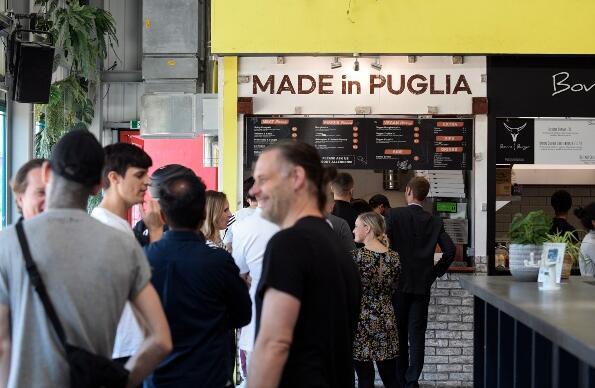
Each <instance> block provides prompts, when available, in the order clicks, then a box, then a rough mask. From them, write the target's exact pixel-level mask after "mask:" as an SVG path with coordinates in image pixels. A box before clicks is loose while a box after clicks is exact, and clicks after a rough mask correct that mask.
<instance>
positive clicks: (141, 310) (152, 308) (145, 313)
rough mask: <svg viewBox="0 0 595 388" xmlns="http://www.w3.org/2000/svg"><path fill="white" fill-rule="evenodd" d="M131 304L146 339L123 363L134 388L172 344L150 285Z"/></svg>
mask: <svg viewBox="0 0 595 388" xmlns="http://www.w3.org/2000/svg"><path fill="white" fill-rule="evenodd" d="M131 302H132V305H133V307H134V309H135V310H136V312H137V313H138V315H140V317H142V319H141V321H142V322H143V326H144V329H145V335H146V336H145V339H144V340H143V343H142V344H141V347H140V349H139V350H138V352H137V353H136V354H134V355H133V356H132V357H131V358H130V360H128V362H127V363H126V368H127V369H128V370H129V371H130V376H129V378H128V387H136V386H138V385H139V384H141V383H142V381H143V380H144V379H145V377H147V376H148V375H149V374H150V373H151V372H153V370H155V368H157V365H159V363H160V362H161V361H162V360H163V359H164V358H165V357H166V356H167V355H168V354H169V353H170V352H171V350H172V342H171V335H170V332H169V326H168V324H167V320H166V318H165V313H164V312H163V308H162V307H161V301H160V300H159V295H157V292H156V291H155V289H154V288H153V285H152V284H151V283H149V284H147V285H146V286H145V288H143V289H142V290H141V291H140V292H139V293H138V295H137V296H136V297H135V298H134V299H133V300H132V301H131Z"/></svg>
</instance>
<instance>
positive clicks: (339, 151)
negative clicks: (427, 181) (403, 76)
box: [244, 116, 473, 170]
mask: <svg viewBox="0 0 595 388" xmlns="http://www.w3.org/2000/svg"><path fill="white" fill-rule="evenodd" d="M245 135H246V149H245V150H246V154H245V159H244V160H245V161H246V164H247V165H251V163H252V162H253V161H255V160H256V159H257V158H258V155H259V154H260V153H261V152H262V150H263V149H264V148H266V147H267V146H268V145H270V144H273V143H275V142H277V141H279V140H283V139H285V140H291V139H293V140H296V141H297V140H299V141H303V142H306V143H308V144H312V145H314V146H315V147H316V148H317V149H318V152H319V153H320V156H321V158H322V162H323V164H325V165H328V166H335V167H337V168H352V169H418V170H440V169H442V170H469V169H471V168H472V165H473V163H472V159H471V156H472V150H473V141H472V135H473V120H472V119H420V118H397V119H394V118H386V119H385V118H320V117H317V118H302V117H293V118H271V117H262V116H249V117H246V119H245Z"/></svg>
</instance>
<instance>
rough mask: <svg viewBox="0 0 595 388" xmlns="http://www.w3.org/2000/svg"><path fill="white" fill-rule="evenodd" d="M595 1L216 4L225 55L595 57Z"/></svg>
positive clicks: (216, 38)
mask: <svg viewBox="0 0 595 388" xmlns="http://www.w3.org/2000/svg"><path fill="white" fill-rule="evenodd" d="M594 18H595V1H593V0H458V1H457V0H250V1H246V0H215V1H213V2H212V51H213V52H214V53H218V54H275V53H287V54H290V53H321V54H326V53H344V54H348V53H354V52H357V53H378V54H383V53H386V54H416V53H417V54H434V53H435V54H439V53H443V54H452V53H461V54H499V53H505V54H521V53H524V54H595V39H594V38H595V22H594V21H593V19H594Z"/></svg>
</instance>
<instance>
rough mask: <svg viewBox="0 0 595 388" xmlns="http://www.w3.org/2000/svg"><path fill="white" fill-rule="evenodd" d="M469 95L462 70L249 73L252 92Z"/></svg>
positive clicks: (282, 93)
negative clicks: (358, 75) (359, 75)
mask: <svg viewBox="0 0 595 388" xmlns="http://www.w3.org/2000/svg"><path fill="white" fill-rule="evenodd" d="M381 93H390V94H393V95H401V94H410V95H423V94H430V95H440V94H446V95H457V94H461V95H469V94H473V92H472V91H471V87H470V86H469V82H467V79H466V78H465V75H464V74H457V75H452V74H442V75H437V74H409V75H407V74H387V75H379V74H370V75H369V77H367V79H366V80H354V79H350V78H349V76H347V75H342V76H341V77H340V78H337V79H336V78H335V76H334V75H332V74H318V75H310V74H297V75H287V74H285V75H282V76H281V75H273V74H272V75H269V76H268V77H266V78H265V76H258V75H253V76H252V94H253V95H258V94H271V95H272V94H279V95H296V94H318V95H325V94H343V95H362V94H367V95H375V94H381Z"/></svg>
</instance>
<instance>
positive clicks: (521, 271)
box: [508, 244, 543, 282]
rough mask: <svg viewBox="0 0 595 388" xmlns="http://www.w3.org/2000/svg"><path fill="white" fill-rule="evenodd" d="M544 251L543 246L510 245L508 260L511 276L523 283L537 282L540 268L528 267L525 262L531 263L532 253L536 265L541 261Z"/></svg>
mask: <svg viewBox="0 0 595 388" xmlns="http://www.w3.org/2000/svg"><path fill="white" fill-rule="evenodd" d="M542 250H543V245H531V244H510V247H509V250H508V259H509V263H510V273H511V275H512V276H513V277H514V278H515V279H516V280H519V281H521V282H536V281H537V276H538V275H539V266H531V265H529V266H527V265H526V262H525V261H527V262H531V253H533V259H534V261H535V265H536V263H537V262H538V261H539V260H541V251H542Z"/></svg>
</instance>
